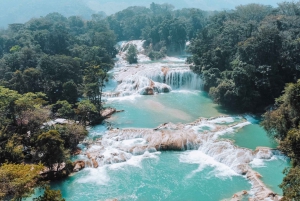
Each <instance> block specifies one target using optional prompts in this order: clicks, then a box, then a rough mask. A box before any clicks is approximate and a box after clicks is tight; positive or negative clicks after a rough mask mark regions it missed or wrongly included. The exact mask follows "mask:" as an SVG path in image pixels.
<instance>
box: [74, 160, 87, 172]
mask: <svg viewBox="0 0 300 201" xmlns="http://www.w3.org/2000/svg"><path fill="white" fill-rule="evenodd" d="M73 166H74V168H73V171H74V172H78V171H80V170H82V169H83V168H85V161H82V160H80V161H75V162H74V163H73Z"/></svg>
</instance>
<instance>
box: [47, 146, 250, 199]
mask: <svg viewBox="0 0 300 201" xmlns="http://www.w3.org/2000/svg"><path fill="white" fill-rule="evenodd" d="M180 155H181V153H180V152H163V153H161V154H160V155H159V156H158V157H156V158H148V159H144V160H143V161H142V162H141V164H140V165H139V166H130V165H125V166H124V167H122V168H117V169H114V168H109V167H104V168H102V169H101V168H100V169H99V168H98V169H99V170H95V169H85V170H83V171H81V172H79V173H78V174H76V175H74V176H72V177H70V178H68V180H66V181H65V182H62V183H56V184H53V185H52V187H53V188H54V189H60V190H61V191H62V195H63V197H65V198H67V200H74V201H77V200H78V201H79V200H90V201H93V200H95V201H96V200H105V199H108V198H110V199H113V198H116V199H118V200H124V201H127V200H128V201H129V200H142V201H147V200H149V201H150V200H178V201H179V200H221V199H223V198H229V197H231V196H232V195H233V194H234V193H236V192H238V191H241V190H243V189H249V188H250V184H249V182H248V181H247V180H246V179H245V178H244V177H241V176H232V177H224V178H218V177H216V176H213V174H210V173H211V172H212V171H213V168H211V167H207V168H205V169H204V170H203V171H201V172H198V173H196V174H194V175H193V176H192V177H190V176H189V175H190V174H191V172H193V171H194V170H196V169H197V168H198V165H197V164H188V163H182V162H180V160H179V158H180ZM179 167H180V168H179Z"/></svg>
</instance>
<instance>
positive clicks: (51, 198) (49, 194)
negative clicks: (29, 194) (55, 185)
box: [34, 186, 65, 201]
mask: <svg viewBox="0 0 300 201" xmlns="http://www.w3.org/2000/svg"><path fill="white" fill-rule="evenodd" d="M34 200H35V201H65V199H63V198H62V195H61V192H60V190H51V189H50V187H49V186H47V187H46V188H45V191H44V194H43V195H42V196H40V197H38V198H35V199H34Z"/></svg>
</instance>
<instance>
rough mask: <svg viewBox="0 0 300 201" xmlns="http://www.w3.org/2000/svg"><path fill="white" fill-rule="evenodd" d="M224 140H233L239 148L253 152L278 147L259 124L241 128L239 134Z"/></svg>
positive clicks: (227, 135) (229, 135)
mask: <svg viewBox="0 0 300 201" xmlns="http://www.w3.org/2000/svg"><path fill="white" fill-rule="evenodd" d="M223 138H227V139H231V140H233V141H234V143H235V144H236V145H238V146H239V147H245V148H249V149H252V150H255V149H256V147H270V148H276V147H277V143H276V142H275V141H274V140H272V139H271V138H270V137H269V136H268V135H267V133H266V131H265V130H264V129H263V128H262V127H261V126H260V125H259V124H250V125H248V126H245V127H243V128H241V129H240V130H239V131H238V132H237V133H233V134H226V135H224V136H223Z"/></svg>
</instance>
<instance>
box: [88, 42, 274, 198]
mask: <svg viewBox="0 0 300 201" xmlns="http://www.w3.org/2000/svg"><path fill="white" fill-rule="evenodd" d="M143 43H144V41H141V40H136V41H129V42H120V43H118V45H117V46H118V49H119V54H118V56H117V59H118V60H117V62H116V65H115V68H114V70H113V71H112V73H113V75H114V80H115V81H116V82H117V83H118V85H117V87H116V88H115V89H113V90H112V91H110V92H105V93H104V96H106V97H108V98H109V97H120V96H130V95H136V94H139V95H154V94H156V93H168V92H170V91H171V90H176V89H189V90H201V88H202V80H201V77H200V76H198V75H196V74H194V73H193V72H192V71H191V70H190V68H189V66H188V65H187V64H186V63H185V62H184V60H182V59H176V58H172V57H167V58H165V59H162V60H161V61H158V62H155V63H152V62H151V60H150V59H149V58H148V57H147V56H145V50H144V48H143ZM129 44H133V45H135V46H136V48H137V50H138V64H132V65H129V64H128V63H127V61H126V60H125V57H126V51H127V50H126V46H128V45H129ZM249 124H251V119H249V117H248V116H245V117H241V116H235V117H230V116H222V117H216V118H208V119H207V118H199V119H198V120H196V121H194V122H192V123H189V124H180V123H179V124H173V123H165V124H161V125H160V126H158V127H157V128H154V129H141V128H139V129H138V128H127V129H110V130H108V131H106V133H105V134H104V135H103V136H102V138H101V139H98V140H97V141H94V142H92V143H86V145H87V150H86V151H85V152H84V153H83V156H82V157H83V158H85V160H87V161H88V163H86V164H89V166H93V167H98V169H101V168H103V167H107V166H109V167H111V168H120V167H122V166H123V165H132V166H141V161H142V160H143V159H145V158H158V156H159V154H160V153H161V151H166V150H173V151H183V152H182V154H181V155H180V162H182V163H193V164H199V168H198V169H197V170H195V171H194V172H192V173H191V174H194V173H195V172H197V171H202V170H203V168H204V167H205V166H211V167H215V168H216V170H217V172H218V173H217V174H216V175H217V176H220V177H228V176H229V177H230V176H232V175H235V176H236V175H240V176H244V177H245V178H247V179H248V180H249V181H250V182H251V184H252V188H251V190H250V191H249V193H250V194H251V199H252V200H264V199H269V200H276V199H277V198H278V196H277V195H275V194H272V191H271V190H269V189H268V188H267V187H266V186H265V185H264V184H263V183H262V182H261V180H260V176H259V174H258V173H256V172H255V171H253V170H252V168H251V166H255V165H257V166H259V165H262V164H263V160H269V159H271V158H272V157H274V155H276V154H278V153H276V151H274V150H272V149H270V148H265V147H258V148H257V149H256V150H255V151H253V150H250V149H247V148H241V147H238V146H236V145H234V143H233V142H232V141H230V140H225V139H220V138H219V137H220V136H222V135H225V134H228V133H235V132H237V131H238V130H239V129H241V128H243V127H245V126H247V125H249ZM101 170H102V169H101ZM272 196H273V197H272ZM230 200H235V199H230Z"/></svg>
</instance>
